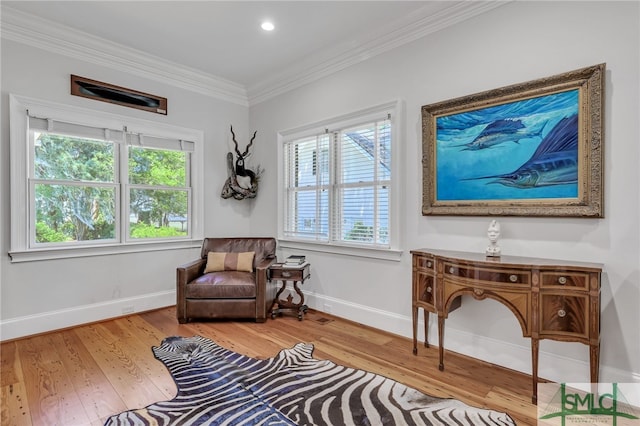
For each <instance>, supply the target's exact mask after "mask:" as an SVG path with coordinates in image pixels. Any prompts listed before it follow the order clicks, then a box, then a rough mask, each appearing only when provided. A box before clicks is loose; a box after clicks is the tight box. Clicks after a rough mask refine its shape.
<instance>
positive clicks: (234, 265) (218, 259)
mask: <svg viewBox="0 0 640 426" xmlns="http://www.w3.org/2000/svg"><path fill="white" fill-rule="evenodd" d="M254 255H255V252H254V251H247V252H244V253H225V252H217V251H210V252H209V253H207V266H206V267H205V268H204V273H205V274H207V273H209V272H218V271H244V272H253V256H254Z"/></svg>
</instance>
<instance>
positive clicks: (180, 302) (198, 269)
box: [176, 259, 207, 324]
mask: <svg viewBox="0 0 640 426" xmlns="http://www.w3.org/2000/svg"><path fill="white" fill-rule="evenodd" d="M206 264H207V261H206V260H205V259H197V260H194V261H192V262H189V263H185V264H184V265H180V266H178V268H177V269H176V311H177V316H178V322H180V323H181V324H182V323H185V322H186V321H187V314H186V311H187V307H186V297H185V293H186V287H187V284H188V283H189V282H191V281H193V280H194V279H196V278H198V277H199V276H200V275H202V272H204V267H205V265H206Z"/></svg>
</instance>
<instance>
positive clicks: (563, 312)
mask: <svg viewBox="0 0 640 426" xmlns="http://www.w3.org/2000/svg"><path fill="white" fill-rule="evenodd" d="M558 316H559V317H560V318H564V317H565V316H567V311H565V310H564V309H560V310H559V311H558Z"/></svg>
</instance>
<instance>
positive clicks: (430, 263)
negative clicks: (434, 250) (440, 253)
mask: <svg viewBox="0 0 640 426" xmlns="http://www.w3.org/2000/svg"><path fill="white" fill-rule="evenodd" d="M435 264H436V262H435V261H434V260H433V258H432V257H426V256H413V267H414V268H418V269H424V270H430V271H432V272H433V271H434V270H435Z"/></svg>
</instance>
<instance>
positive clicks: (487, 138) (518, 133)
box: [456, 119, 546, 151]
mask: <svg viewBox="0 0 640 426" xmlns="http://www.w3.org/2000/svg"><path fill="white" fill-rule="evenodd" d="M545 124H546V123H543V124H542V125H541V126H538V127H537V128H536V129H532V128H529V127H527V126H525V125H524V124H522V120H520V119H500V120H496V121H493V122H492V123H490V124H488V125H487V126H486V127H485V128H484V129H483V130H482V132H481V133H480V134H479V135H478V136H476V137H475V138H474V139H473V140H472V141H471V142H469V143H466V144H462V145H456V146H461V147H464V149H463V150H464V151H478V150H480V149H487V148H491V147H493V146H495V145H498V144H501V143H504V142H514V143H519V142H520V140H521V139H529V138H533V137H542V136H541V133H542V130H543V129H544V125H545Z"/></svg>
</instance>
